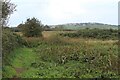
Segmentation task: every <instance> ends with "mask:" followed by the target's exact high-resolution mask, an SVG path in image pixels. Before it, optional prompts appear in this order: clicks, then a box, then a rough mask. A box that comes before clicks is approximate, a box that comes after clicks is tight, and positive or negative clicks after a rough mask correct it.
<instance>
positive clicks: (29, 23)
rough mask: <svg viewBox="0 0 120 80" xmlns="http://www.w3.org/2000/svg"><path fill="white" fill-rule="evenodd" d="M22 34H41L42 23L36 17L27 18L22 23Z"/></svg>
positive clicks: (33, 35)
mask: <svg viewBox="0 0 120 80" xmlns="http://www.w3.org/2000/svg"><path fill="white" fill-rule="evenodd" d="M23 26H24V27H23V28H24V29H23V34H24V35H25V36H27V37H39V36H42V27H43V25H42V23H41V21H39V20H38V19H36V18H34V17H33V18H31V19H30V18H29V19H27V20H26V22H25V24H24V25H23Z"/></svg>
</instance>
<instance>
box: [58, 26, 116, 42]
mask: <svg viewBox="0 0 120 80" xmlns="http://www.w3.org/2000/svg"><path fill="white" fill-rule="evenodd" d="M60 35H61V36H64V37H71V38H75V37H79V38H91V39H103V40H104V39H113V40H116V39H118V30H114V29H97V28H95V29H89V28H86V29H81V30H79V31H77V32H76V33H61V34H60Z"/></svg>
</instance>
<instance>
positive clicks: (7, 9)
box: [2, 0, 16, 27]
mask: <svg viewBox="0 0 120 80" xmlns="http://www.w3.org/2000/svg"><path fill="white" fill-rule="evenodd" d="M10 1H11V0H4V1H3V2H2V26H4V27H6V26H7V24H8V21H9V18H10V15H11V14H12V13H13V12H14V11H16V9H15V8H16V5H15V4H13V3H11V2H10Z"/></svg>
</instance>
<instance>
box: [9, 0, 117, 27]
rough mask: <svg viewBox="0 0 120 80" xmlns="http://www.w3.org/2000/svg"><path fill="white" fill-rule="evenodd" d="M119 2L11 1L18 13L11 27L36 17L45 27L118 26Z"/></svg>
mask: <svg viewBox="0 0 120 80" xmlns="http://www.w3.org/2000/svg"><path fill="white" fill-rule="evenodd" d="M118 1H119V0H11V2H13V3H15V4H16V5H17V7H16V9H17V11H16V12H14V14H12V15H11V18H10V22H9V25H10V26H17V25H18V24H20V23H22V22H25V20H26V19H27V18H32V17H36V18H38V19H39V20H41V21H42V23H43V24H44V25H46V24H47V25H55V24H64V23H82V22H99V23H105V24H116V25H117V24H118Z"/></svg>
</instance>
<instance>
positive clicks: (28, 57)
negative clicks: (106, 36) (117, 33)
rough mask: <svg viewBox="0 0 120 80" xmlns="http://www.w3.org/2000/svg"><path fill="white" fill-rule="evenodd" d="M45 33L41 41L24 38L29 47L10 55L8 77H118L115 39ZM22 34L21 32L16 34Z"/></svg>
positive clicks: (5, 69) (6, 71) (6, 73)
mask: <svg viewBox="0 0 120 80" xmlns="http://www.w3.org/2000/svg"><path fill="white" fill-rule="evenodd" d="M68 32H72V33H73V32H74V31H67V32H66V31H44V32H43V33H42V34H43V38H25V39H26V40H27V41H29V42H30V43H31V45H30V46H32V47H23V48H18V49H16V50H14V51H13V52H12V54H10V57H9V60H10V63H11V64H10V65H6V66H5V67H4V69H3V76H4V77H7V78H12V77H20V78H118V77H119V75H118V63H117V61H118V56H117V55H118V45H117V40H109V41H106V40H104V41H102V40H97V39H81V38H69V37H60V36H58V34H59V33H68ZM17 34H20V35H22V34H21V33H17Z"/></svg>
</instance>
